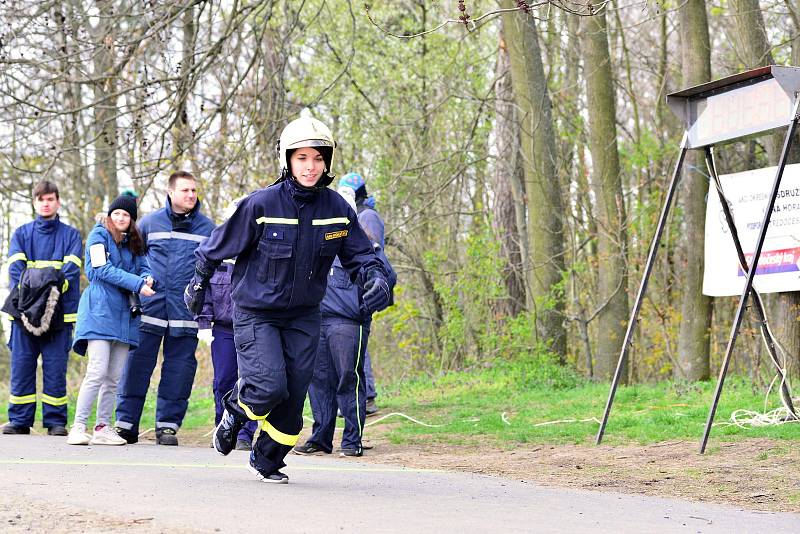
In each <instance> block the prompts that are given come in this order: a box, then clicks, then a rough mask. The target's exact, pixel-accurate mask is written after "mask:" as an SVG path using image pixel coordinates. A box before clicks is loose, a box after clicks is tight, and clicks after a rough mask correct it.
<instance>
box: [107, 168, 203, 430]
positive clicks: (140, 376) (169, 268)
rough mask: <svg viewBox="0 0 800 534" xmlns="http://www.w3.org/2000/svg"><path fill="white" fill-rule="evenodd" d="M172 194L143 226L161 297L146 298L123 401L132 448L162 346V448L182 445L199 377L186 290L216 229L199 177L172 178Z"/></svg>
mask: <svg viewBox="0 0 800 534" xmlns="http://www.w3.org/2000/svg"><path fill="white" fill-rule="evenodd" d="M167 189H168V196H167V205H166V206H165V207H164V208H162V209H160V210H158V211H156V212H154V213H151V214H149V215H147V216H145V217H144V218H142V220H141V221H140V222H139V232H141V234H142V237H143V238H144V242H145V245H146V246H147V261H148V263H149V265H150V272H151V273H152V274H153V278H155V279H156V281H157V283H156V287H155V288H154V289H155V290H156V293H155V295H153V296H151V297H144V298H142V318H141V319H142V321H141V327H140V331H139V346H138V347H137V348H136V349H134V350H132V351H131V354H130V357H129V358H128V360H127V361H126V362H125V368H124V370H123V371H122V379H121V381H120V387H119V392H118V395H117V396H118V399H117V428H116V430H117V433H118V434H119V435H120V436H122V437H123V438H125V440H126V441H127V442H128V443H136V442H137V441H138V439H139V420H140V419H141V417H142V410H143V408H144V401H145V397H146V396H147V389H148V388H149V387H150V377H151V376H152V374H153V370H154V369H155V366H156V363H157V361H158V353H159V349H160V348H161V345H162V343H163V353H164V360H163V363H162V364H161V381H160V382H159V384H158V399H157V400H156V443H157V444H159V445H177V444H178V437H177V435H176V434H177V432H178V429H179V428H180V426H181V423H183V417H184V416H185V415H186V409H187V408H188V406H189V395H190V394H191V392H192V384H193V383H194V375H195V371H197V359H196V358H195V350H196V349H197V330H198V324H197V321H196V320H195V318H194V316H193V315H192V314H191V313H189V311H188V310H187V309H186V305H185V304H184V303H183V288H184V287H186V284H188V283H189V281H190V280H191V279H192V275H193V274H194V251H195V249H196V248H197V246H198V245H199V244H200V242H201V241H203V240H204V239H205V238H206V237H207V236H208V235H210V234H211V231H212V230H213V229H214V223H213V222H211V219H209V218H208V217H206V216H205V215H203V214H202V213H200V202H199V201H198V199H197V181H196V180H195V177H194V176H193V175H191V174H190V173H188V172H185V171H178V172H174V173H172V175H170V177H169V183H168V186H167Z"/></svg>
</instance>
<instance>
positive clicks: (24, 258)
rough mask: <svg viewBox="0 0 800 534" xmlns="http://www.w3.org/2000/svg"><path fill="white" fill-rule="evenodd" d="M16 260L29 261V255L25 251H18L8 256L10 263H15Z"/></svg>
mask: <svg viewBox="0 0 800 534" xmlns="http://www.w3.org/2000/svg"><path fill="white" fill-rule="evenodd" d="M15 261H28V257H27V256H26V255H25V253H24V252H17V253H16V254H12V255H11V256H9V257H8V263H9V264H11V263H14V262H15Z"/></svg>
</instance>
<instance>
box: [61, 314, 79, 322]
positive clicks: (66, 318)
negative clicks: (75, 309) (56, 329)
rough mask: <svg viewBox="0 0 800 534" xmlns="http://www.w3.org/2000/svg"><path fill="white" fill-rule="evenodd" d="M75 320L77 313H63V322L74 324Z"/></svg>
mask: <svg viewBox="0 0 800 534" xmlns="http://www.w3.org/2000/svg"><path fill="white" fill-rule="evenodd" d="M77 320H78V314H77V313H65V314H64V322H65V323H74V322H75V321H77Z"/></svg>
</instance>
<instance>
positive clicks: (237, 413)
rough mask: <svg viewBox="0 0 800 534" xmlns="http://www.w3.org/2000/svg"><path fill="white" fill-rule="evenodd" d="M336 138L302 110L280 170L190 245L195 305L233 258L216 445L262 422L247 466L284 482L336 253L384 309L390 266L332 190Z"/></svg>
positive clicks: (372, 302)
mask: <svg viewBox="0 0 800 534" xmlns="http://www.w3.org/2000/svg"><path fill="white" fill-rule="evenodd" d="M334 148H335V142H334V140H333V136H332V135H331V133H330V130H329V129H328V128H327V127H326V126H325V125H324V124H322V123H321V122H320V121H318V120H316V119H313V118H310V117H302V118H299V119H297V120H294V121H292V122H290V123H289V124H288V125H287V126H286V127H285V128H284V130H283V132H282V133H281V137H280V141H279V144H278V152H279V158H280V165H281V176H280V178H279V179H278V181H277V182H276V183H275V184H273V185H272V186H270V187H267V188H266V189H262V190H259V191H256V192H255V193H252V194H251V195H249V196H247V197H246V198H245V199H243V200H242V201H241V202H239V205H238V206H237V208H236V211H235V212H234V214H233V215H232V216H231V218H230V219H228V221H226V222H225V223H224V224H222V225H221V226H219V227H217V228H216V229H215V230H214V231H213V232H212V233H211V236H210V237H209V238H208V239H207V240H206V241H204V242H203V243H201V244H200V246H199V247H198V248H197V250H196V251H195V256H196V258H197V262H196V264H195V276H194V279H193V280H192V282H191V283H190V284H189V285H188V286H187V287H186V291H185V295H184V298H185V300H186V305H187V307H188V308H189V309H190V310H191V311H192V312H193V313H195V314H196V315H197V314H199V313H200V311H201V309H202V305H203V301H204V294H205V291H206V288H207V287H208V285H209V280H210V278H211V276H212V275H213V273H214V270H215V268H216V267H217V266H218V265H219V264H220V262H222V261H223V260H225V259H228V258H237V260H236V267H235V268H234V271H233V277H232V284H233V288H234V289H233V302H234V316H233V330H234V342H235V344H236V351H237V356H238V360H239V361H238V363H239V380H238V381H237V382H236V385H235V386H234V388H233V389H232V390H231V391H230V392H229V393H228V394H227V395H226V396H225V398H224V403H225V412H224V413H223V416H222V419H221V421H220V423H219V424H218V425H217V427H216V429H215V431H214V437H213V446H214V448H215V449H216V450H217V452H219V453H220V454H223V455H227V454H228V453H229V452H230V451H231V450H232V449H233V448H234V446H235V444H236V437H237V434H238V432H239V430H240V429H241V428H242V426H243V425H244V424H245V423H246V422H247V421H249V420H257V421H260V422H261V433H260V434H259V437H258V440H257V441H256V443H255V444H254V445H253V449H252V451H251V452H250V471H251V472H253V473H254V474H255V475H256V476H257V477H258V478H259V479H260V480H263V481H265V482H276V483H286V482H288V481H289V478H288V477H287V476H286V475H285V474H283V473H281V472H280V469H281V468H282V467H284V466H285V465H286V464H285V463H284V458H285V457H286V455H287V454H288V453H289V451H290V450H291V449H292V447H294V445H295V444H296V443H297V439H298V437H299V434H300V430H301V429H302V427H303V416H302V411H303V403H304V401H305V397H306V394H307V392H308V385H309V383H310V381H311V377H312V375H313V372H314V360H315V355H316V351H317V345H318V343H319V334H320V311H319V305H320V302H321V301H322V297H323V296H324V295H325V288H326V284H327V275H328V271H329V270H330V268H331V264H332V263H333V259H334V258H335V257H336V256H337V255H338V256H339V259H340V260H341V263H342V267H343V268H344V270H345V271H346V272H347V274H348V275H349V276H350V278H351V280H352V281H354V282H356V283H358V284H359V285H360V286H361V287H363V288H364V296H363V300H364V305H365V308H367V309H369V310H371V311H376V310H380V309H383V308H385V307H386V306H387V305H388V303H389V299H390V291H389V285H388V283H387V273H386V271H385V270H384V267H383V265H382V263H381V261H380V260H379V259H378V258H377V256H376V255H375V253H374V251H373V249H372V246H371V243H370V241H369V239H368V238H367V236H366V235H365V234H364V231H363V230H362V229H361V227H360V226H359V224H358V219H357V216H356V213H355V212H354V211H353V209H352V208H351V207H350V206H349V205H348V204H347V202H346V201H345V200H344V199H343V198H342V197H341V196H340V195H339V194H338V193H336V192H335V191H333V190H331V189H328V187H327V186H328V185H329V184H330V183H331V181H332V180H333V175H332V174H331V173H330V169H331V162H332V161H333V155H334Z"/></svg>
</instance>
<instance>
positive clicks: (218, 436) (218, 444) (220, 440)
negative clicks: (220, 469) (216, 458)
mask: <svg viewBox="0 0 800 534" xmlns="http://www.w3.org/2000/svg"><path fill="white" fill-rule="evenodd" d="M232 393H233V391H232V390H231V391H229V392H228V393H227V394H226V395H225V396H224V397H223V398H222V404H223V406H225V411H224V412H222V419H220V421H219V424H218V425H217V428H215V429H214V439H213V440H212V442H211V444H212V445H213V446H214V449H215V450H216V451H217V452H218V453H220V454H221V455H223V456H227V455H228V454H230V452H231V451H232V450H233V449H234V447H236V438H237V437H238V436H239V431H240V430H241V429H242V427H243V426H244V424H245V423H246V422H247V421H248V419H247V418H246V417H245V416H244V414H241V413H239V412H238V411H236V409H235V408H233V407H232V404H231V402H230V398H231V394H232Z"/></svg>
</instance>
